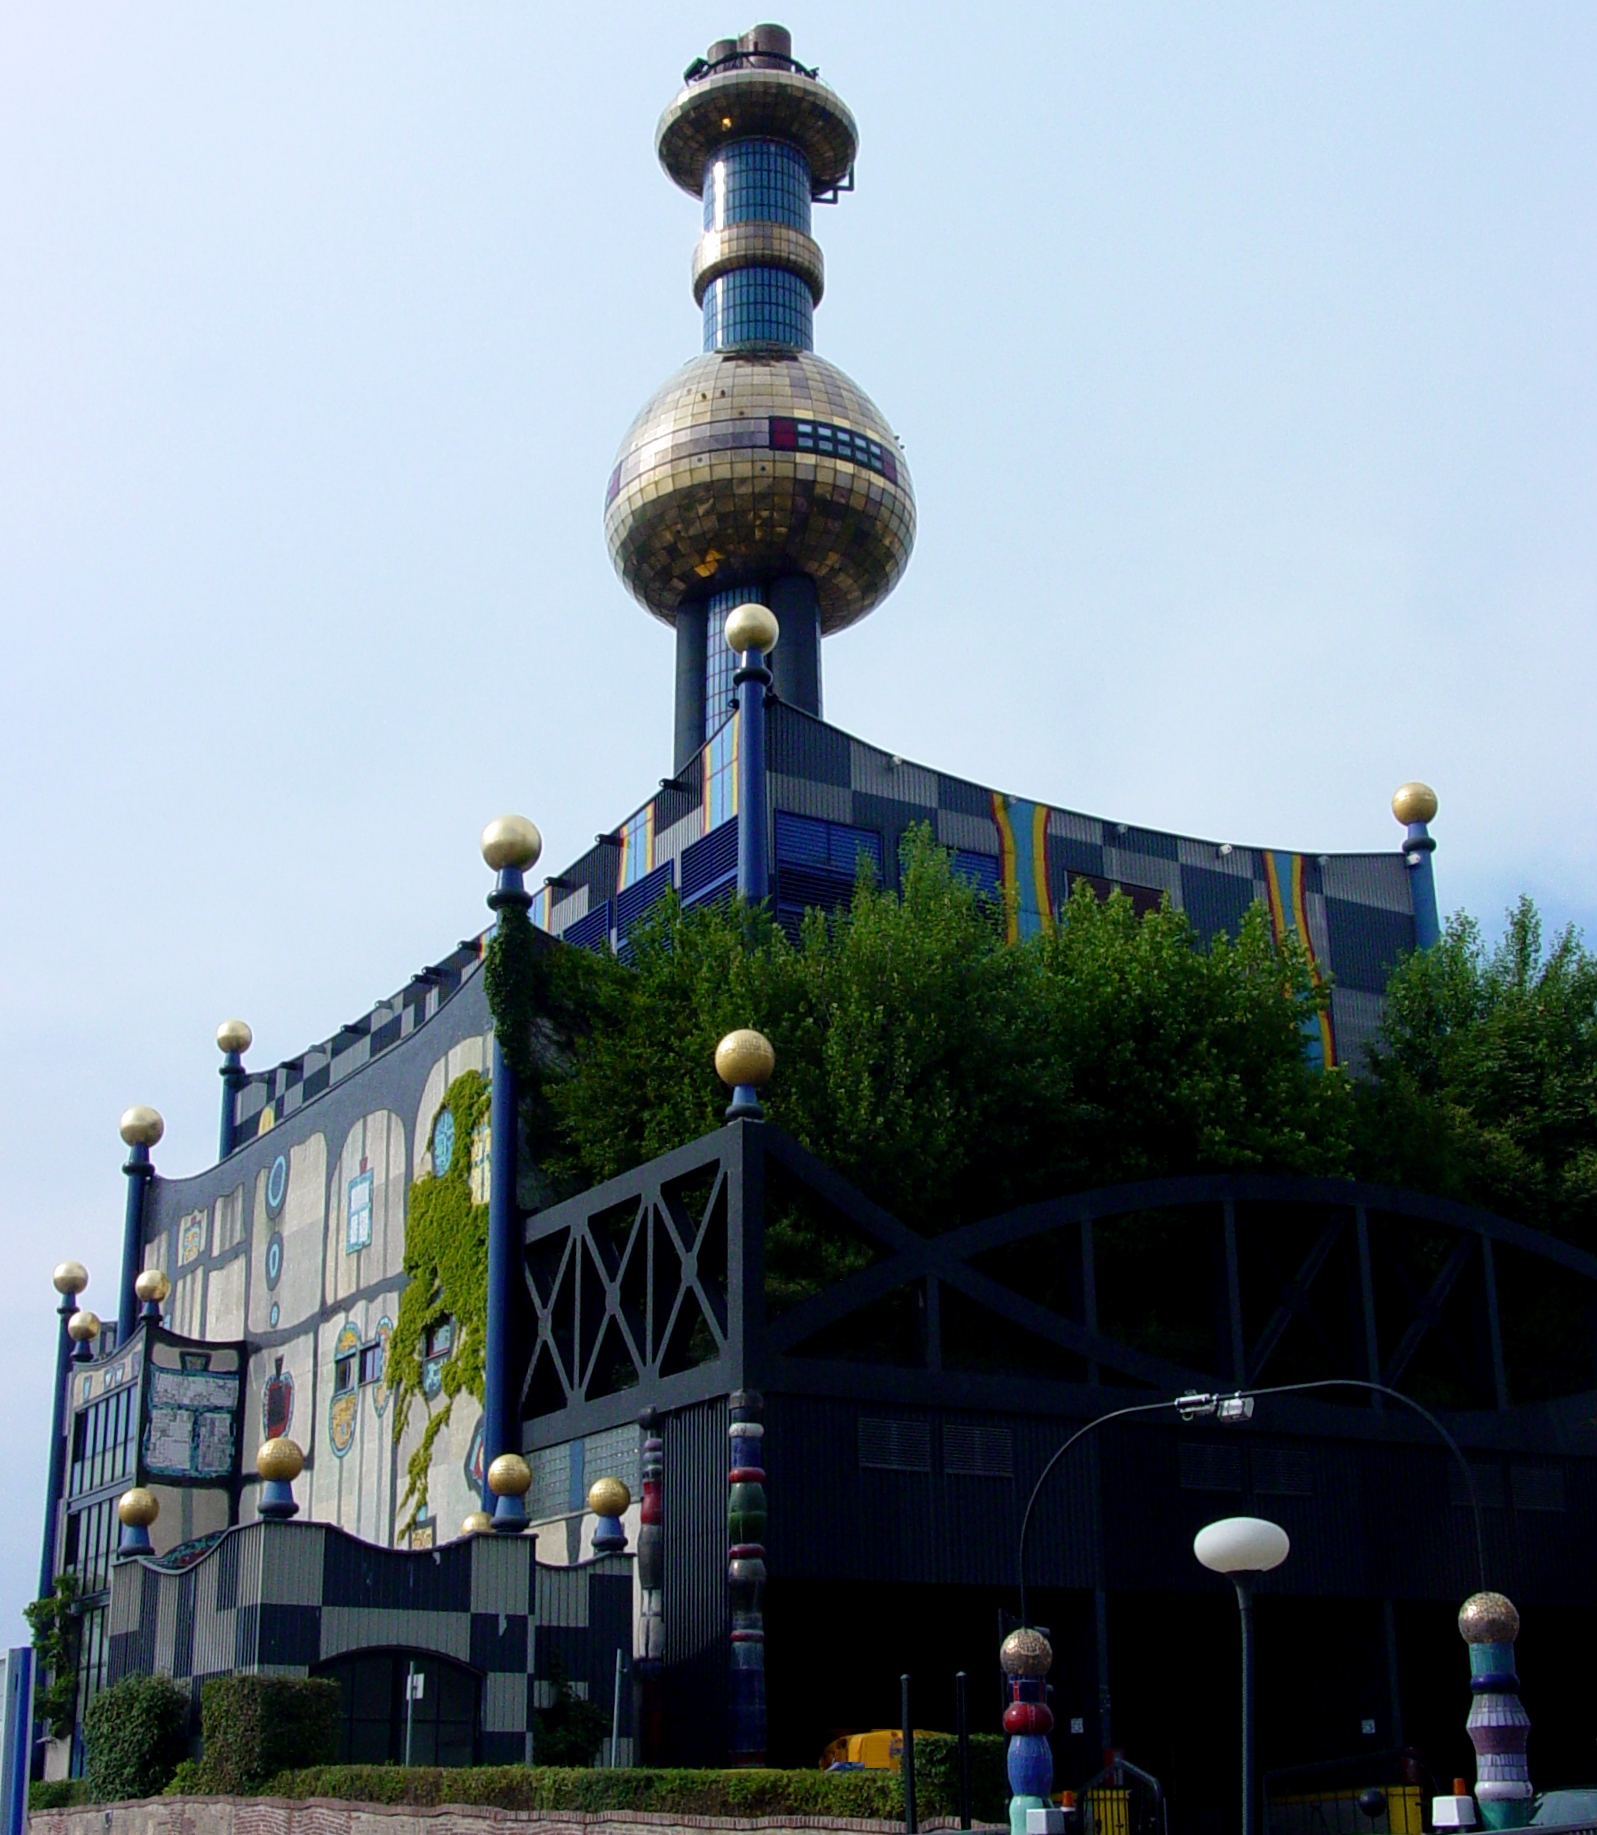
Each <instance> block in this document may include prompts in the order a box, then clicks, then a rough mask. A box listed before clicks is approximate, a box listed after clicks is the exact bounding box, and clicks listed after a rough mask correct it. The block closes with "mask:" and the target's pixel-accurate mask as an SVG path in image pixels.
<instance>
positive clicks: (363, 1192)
mask: <svg viewBox="0 0 1597 1835" xmlns="http://www.w3.org/2000/svg"><path fill="white" fill-rule="evenodd" d="M435 1132H436V1130H435ZM371 1240H372V1175H371V1173H369V1172H368V1171H367V1170H366V1166H365V1163H364V1162H362V1164H361V1169H360V1171H359V1172H358V1173H357V1174H356V1175H355V1177H354V1178H353V1179H351V1180H350V1182H349V1205H348V1209H347V1212H346V1222H345V1227H344V1253H345V1254H346V1255H354V1254H355V1253H356V1252H357V1250H360V1249H369V1248H370V1247H371Z"/></svg>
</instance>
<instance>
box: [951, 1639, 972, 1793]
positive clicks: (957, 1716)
mask: <svg viewBox="0 0 1597 1835" xmlns="http://www.w3.org/2000/svg"><path fill="white" fill-rule="evenodd" d="M954 1727H955V1730H956V1731H957V1732H958V1734H959V1826H960V1827H961V1828H962V1829H968V1828H969V1827H970V1707H969V1704H968V1702H967V1701H966V1698H965V1672H964V1670H960V1672H959V1673H958V1675H956V1676H955V1677H954Z"/></svg>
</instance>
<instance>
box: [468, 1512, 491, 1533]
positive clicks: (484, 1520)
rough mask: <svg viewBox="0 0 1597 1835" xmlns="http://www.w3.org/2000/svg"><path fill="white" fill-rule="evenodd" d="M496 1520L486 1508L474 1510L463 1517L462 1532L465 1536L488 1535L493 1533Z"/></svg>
mask: <svg viewBox="0 0 1597 1835" xmlns="http://www.w3.org/2000/svg"><path fill="white" fill-rule="evenodd" d="M493 1526H494V1520H493V1518H492V1517H491V1516H489V1514H488V1512H487V1511H486V1510H473V1511H471V1512H470V1513H469V1514H468V1515H467V1516H464V1517H462V1518H461V1521H460V1533H461V1534H462V1535H463V1536H486V1535H491V1534H492V1533H493Z"/></svg>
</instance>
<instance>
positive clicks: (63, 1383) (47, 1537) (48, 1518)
mask: <svg viewBox="0 0 1597 1835" xmlns="http://www.w3.org/2000/svg"><path fill="white" fill-rule="evenodd" d="M50 1284H51V1286H53V1287H54V1288H55V1290H56V1292H57V1293H58V1294H60V1296H61V1304H60V1305H59V1306H58V1307H57V1308H56V1309H55V1310H56V1320H57V1324H56V1335H55V1397H54V1400H53V1401H52V1402H51V1404H50V1475H49V1478H48V1479H47V1481H46V1486H45V1495H44V1546H43V1548H42V1549H41V1550H40V1554H39V1597H40V1599H43V1598H45V1597H46V1596H47V1595H48V1594H49V1592H50V1589H51V1588H52V1587H53V1586H54V1584H55V1535H56V1527H57V1519H58V1517H59V1516H60V1513H61V1486H62V1483H63V1481H64V1480H65V1477H66V1458H67V1444H66V1407H67V1373H68V1371H69V1370H70V1368H71V1361H72V1347H73V1338H72V1335H71V1333H70V1331H69V1330H68V1322H69V1321H70V1320H71V1318H72V1316H73V1314H74V1313H76V1312H77V1310H78V1295H79V1294H80V1293H82V1292H83V1290H84V1288H85V1287H87V1286H88V1284H89V1271H88V1269H87V1268H85V1267H84V1265H83V1263H82V1262H72V1261H67V1262H61V1263H58V1264H57V1267H56V1270H55V1273H54V1274H52V1275H51V1277H50Z"/></svg>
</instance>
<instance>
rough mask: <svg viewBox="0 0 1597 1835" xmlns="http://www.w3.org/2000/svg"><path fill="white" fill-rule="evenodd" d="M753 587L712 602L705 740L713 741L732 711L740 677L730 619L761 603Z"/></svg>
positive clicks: (707, 641) (707, 636) (707, 648)
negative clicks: (735, 685)
mask: <svg viewBox="0 0 1597 1835" xmlns="http://www.w3.org/2000/svg"><path fill="white" fill-rule="evenodd" d="M759 596H760V595H759V593H758V592H756V591H755V590H754V589H753V588H752V587H748V586H737V587H733V588H732V590H731V591H730V592H724V593H716V594H715V595H714V596H713V597H712V598H711V600H710V610H709V616H708V618H707V620H706V622H705V629H704V736H705V738H706V739H708V738H709V736H710V735H711V733H713V732H714V731H715V730H716V728H717V727H718V726H720V724H721V722H722V721H723V720H725V719H726V717H727V715H728V714H729V713H730V712H731V711H732V695H733V692H734V690H733V685H732V677H733V676H734V675H735V674H736V673H737V658H736V656H734V655H733V653H732V652H731V651H730V650H729V649H728V648H727V644H726V615H727V613H728V612H730V611H731V610H732V608H733V607H734V606H737V605H745V604H747V603H748V601H750V600H751V599H758V598H759Z"/></svg>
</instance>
